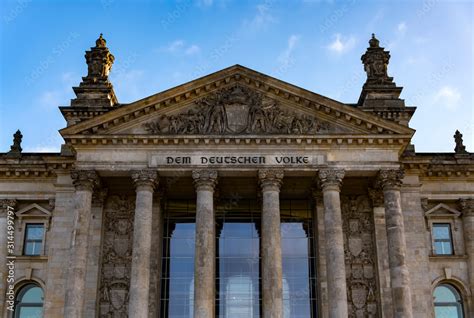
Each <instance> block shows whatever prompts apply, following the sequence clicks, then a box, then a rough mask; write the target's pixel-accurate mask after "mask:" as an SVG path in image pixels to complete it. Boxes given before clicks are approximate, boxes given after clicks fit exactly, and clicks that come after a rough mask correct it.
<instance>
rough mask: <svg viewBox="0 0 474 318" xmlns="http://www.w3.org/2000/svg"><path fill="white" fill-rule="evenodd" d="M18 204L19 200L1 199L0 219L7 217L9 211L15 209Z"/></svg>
mask: <svg viewBox="0 0 474 318" xmlns="http://www.w3.org/2000/svg"><path fill="white" fill-rule="evenodd" d="M16 204H17V200H15V199H1V200H0V217H6V215H7V214H8V213H7V209H8V208H9V207H10V208H13V209H14V208H15V207H16Z"/></svg>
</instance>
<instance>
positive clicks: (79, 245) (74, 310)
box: [64, 170, 99, 318]
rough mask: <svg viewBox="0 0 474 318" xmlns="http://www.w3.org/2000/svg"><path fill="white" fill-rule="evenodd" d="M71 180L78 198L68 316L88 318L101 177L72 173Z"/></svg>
mask: <svg viewBox="0 0 474 318" xmlns="http://www.w3.org/2000/svg"><path fill="white" fill-rule="evenodd" d="M71 177H72V179H73V183H74V186H75V188H76V192H75V194H74V214H75V216H74V217H75V221H74V231H73V237H72V244H71V245H72V246H71V260H70V267H69V275H68V276H69V277H68V284H67V290H66V304H65V309H64V316H65V317H68V318H82V317H84V299H85V287H86V286H85V285H86V270H87V254H88V244H89V240H88V238H89V228H90V223H91V206H92V193H93V191H94V188H95V187H97V186H98V184H99V177H98V175H97V173H96V172H95V171H91V170H84V171H81V170H76V171H72V172H71Z"/></svg>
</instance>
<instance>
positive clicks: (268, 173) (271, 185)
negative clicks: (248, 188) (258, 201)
mask: <svg viewBox="0 0 474 318" xmlns="http://www.w3.org/2000/svg"><path fill="white" fill-rule="evenodd" d="M283 176H284V172H283V170H280V169H262V170H259V171H258V179H259V180H260V186H261V187H262V190H264V191H265V190H268V189H271V190H273V189H274V190H277V191H279V190H280V187H281V184H282V181H283Z"/></svg>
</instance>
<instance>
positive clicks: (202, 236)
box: [193, 170, 217, 318]
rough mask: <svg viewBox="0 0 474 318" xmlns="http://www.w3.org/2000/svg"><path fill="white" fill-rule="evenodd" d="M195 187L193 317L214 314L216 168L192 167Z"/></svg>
mask: <svg viewBox="0 0 474 318" xmlns="http://www.w3.org/2000/svg"><path fill="white" fill-rule="evenodd" d="M193 179H194V185H195V187H196V195H197V198H196V243H195V244H196V246H195V250H196V252H195V256H194V257H195V259H194V318H209V317H214V313H215V308H214V303H215V286H216V228H215V220H214V197H213V196H214V188H215V186H216V184H217V171H215V170H195V171H193Z"/></svg>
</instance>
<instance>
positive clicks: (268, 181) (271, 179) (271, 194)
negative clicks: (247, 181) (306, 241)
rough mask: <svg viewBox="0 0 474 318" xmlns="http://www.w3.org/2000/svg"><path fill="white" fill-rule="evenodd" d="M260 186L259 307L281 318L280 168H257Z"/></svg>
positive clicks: (269, 316) (267, 316)
mask: <svg viewBox="0 0 474 318" xmlns="http://www.w3.org/2000/svg"><path fill="white" fill-rule="evenodd" d="M258 176H259V180H260V186H261V188H262V229H261V235H262V237H261V255H262V261H261V262H262V306H263V318H281V317H283V270H282V258H281V233H280V231H281V226H280V224H281V223H280V186H281V183H282V179H283V171H282V170H260V171H259V173H258Z"/></svg>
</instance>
